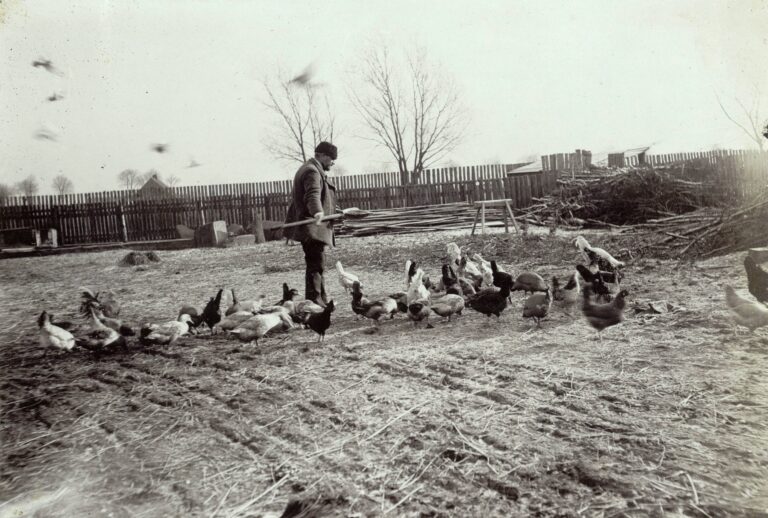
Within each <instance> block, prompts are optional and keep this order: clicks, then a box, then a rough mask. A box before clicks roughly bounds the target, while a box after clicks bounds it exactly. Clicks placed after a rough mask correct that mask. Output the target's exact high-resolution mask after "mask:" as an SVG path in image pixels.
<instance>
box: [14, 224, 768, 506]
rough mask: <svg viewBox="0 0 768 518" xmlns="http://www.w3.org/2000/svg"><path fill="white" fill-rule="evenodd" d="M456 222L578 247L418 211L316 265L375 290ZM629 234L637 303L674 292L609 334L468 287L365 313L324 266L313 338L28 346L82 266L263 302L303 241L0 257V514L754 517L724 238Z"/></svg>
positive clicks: (562, 267) (143, 288) (171, 296)
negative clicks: (438, 304)
mask: <svg viewBox="0 0 768 518" xmlns="http://www.w3.org/2000/svg"><path fill="white" fill-rule="evenodd" d="M592 239H593V240H595V241H597V242H598V243H599V244H605V243H611V244H612V245H613V246H619V245H618V244H616V243H617V242H615V241H612V239H613V237H609V236H604V239H601V236H592ZM449 240H456V241H457V242H459V243H460V244H462V245H463V246H467V247H468V248H469V250H470V251H478V252H481V253H483V254H485V255H486V256H487V257H486V258H493V257H496V258H498V259H500V261H501V262H502V264H504V265H505V266H506V267H507V270H508V271H510V270H511V271H519V270H520V269H521V268H534V269H535V270H536V271H538V272H539V273H541V274H542V275H545V277H547V276H549V275H551V274H553V273H556V274H558V275H560V274H565V273H566V272H567V271H568V270H569V269H570V268H571V267H572V265H573V264H575V262H576V261H579V258H578V252H577V250H576V249H575V248H574V247H573V245H572V244H571V243H570V241H569V240H567V239H564V238H556V237H551V236H540V237H529V238H527V239H520V238H517V237H511V238H510V237H507V236H504V235H492V236H486V237H475V238H469V237H468V236H462V235H455V234H453V235H450V236H448V235H440V234H439V233H435V234H430V235H426V236H425V235H416V236H399V237H390V236H381V237H372V238H364V239H344V240H342V241H341V242H340V243H339V245H340V248H339V249H338V250H336V251H333V252H331V253H330V254H329V257H328V265H329V266H330V265H331V264H332V262H334V261H335V260H336V259H340V260H342V262H344V264H345V266H347V267H348V268H349V269H350V270H352V271H354V272H355V273H357V274H359V275H360V276H361V277H362V278H363V282H364V283H365V284H366V286H367V289H366V292H367V293H369V294H371V295H379V294H381V295H383V294H387V293H389V292H392V291H396V290H401V289H402V282H403V281H402V278H403V275H402V273H401V270H402V268H401V265H402V263H403V261H404V259H405V258H406V257H413V258H415V259H417V260H419V261H422V262H423V263H424V265H425V267H426V268H427V270H429V271H430V272H431V273H432V274H433V275H437V274H438V272H439V265H440V264H441V260H442V257H443V256H444V254H445V243H446V242H447V241H449ZM624 245H625V247H626V248H627V250H628V251H629V252H633V251H634V252H635V257H634V260H631V261H630V266H629V267H628V279H627V282H626V285H627V287H628V288H629V290H630V292H631V296H630V305H632V304H634V303H638V304H642V303H644V302H647V301H650V300H659V299H665V300H668V301H669V302H672V303H673V304H675V305H678V306H681V307H683V308H684V309H683V310H681V311H676V312H673V313H668V314H663V315H655V316H648V315H643V314H635V313H634V312H633V311H632V310H631V309H630V310H628V311H627V313H626V315H627V321H626V322H625V323H624V324H622V325H621V326H618V327H615V328H611V329H609V330H607V331H606V332H605V336H604V338H605V339H604V341H603V343H602V344H601V343H599V342H598V341H597V340H595V333H594V331H593V330H592V328H590V327H589V326H588V325H587V324H586V322H585V321H584V320H583V318H582V317H580V316H578V318H576V319H571V318H569V317H568V316H566V315H564V314H563V313H562V312H560V311H557V310H553V313H552V316H551V317H550V318H549V319H548V320H546V321H544V322H543V323H542V329H541V330H532V323H528V322H523V319H522V318H521V317H520V311H521V309H520V308H521V305H522V296H519V297H517V298H515V299H514V300H515V303H514V304H513V306H512V307H510V308H508V309H507V311H506V312H505V313H504V315H503V317H502V319H501V321H500V322H496V321H489V320H487V319H485V318H484V317H482V316H481V315H479V314H476V313H473V312H471V311H469V310H468V311H469V312H468V313H466V314H465V315H464V316H462V317H460V318H459V319H458V320H455V321H453V322H442V321H440V319H437V318H435V319H434V323H435V328H434V329H418V330H414V329H413V327H412V326H411V325H410V324H409V323H408V322H406V321H405V320H404V319H403V318H402V317H400V318H398V319H396V320H394V321H391V322H386V323H384V324H383V325H382V330H381V332H380V333H377V334H368V333H367V332H366V330H368V329H369V327H370V324H369V323H368V322H362V321H359V320H357V319H356V318H355V316H354V315H353V313H352V311H351V309H350V307H349V298H348V296H347V295H345V294H344V292H343V290H341V288H340V287H339V285H338V284H337V282H336V277H335V275H333V274H329V277H330V279H329V282H328V284H329V285H330V286H329V287H330V289H331V292H332V294H333V295H334V296H335V298H336V301H337V303H338V307H339V309H338V310H337V311H336V312H335V313H334V315H333V325H332V327H331V329H330V332H329V334H328V336H327V338H326V341H325V343H324V344H317V343H316V342H315V339H316V336H315V335H314V334H313V333H311V331H307V330H296V331H293V332H291V333H288V334H282V335H276V336H274V337H270V338H267V339H264V340H262V341H261V342H260V343H259V345H258V347H252V346H249V345H245V344H240V343H239V342H235V341H231V340H227V339H225V338H223V337H219V336H217V337H210V336H207V335H206V336H198V337H189V338H185V339H182V340H181V341H180V342H179V344H177V345H176V346H173V347H153V348H143V347H141V346H140V345H138V344H132V346H131V349H130V350H129V351H128V352H126V353H116V354H113V355H108V356H105V357H102V358H100V359H95V358H93V357H92V356H90V354H89V353H86V352H76V353H72V354H68V355H66V354H62V355H59V356H56V355H49V356H48V357H47V358H44V359H43V358H41V355H42V352H43V351H42V350H41V349H40V347H39V345H38V344H37V330H36V325H35V319H36V317H37V314H38V313H39V312H40V311H41V310H42V309H47V310H49V311H51V312H53V313H54V314H55V315H56V318H58V319H74V318H75V313H76V308H77V304H78V295H79V293H78V291H77V288H78V286H89V287H92V288H94V289H97V290H98V289H106V288H111V289H112V290H114V291H115V293H116V295H117V296H118V297H119V299H120V300H121V301H122V302H123V310H122V313H121V316H122V317H123V318H124V319H126V320H128V321H130V322H135V323H141V322H145V321H165V320H168V319H172V318H174V317H175V315H176V313H177V311H178V308H179V306H180V305H181V304H182V303H193V304H198V305H200V304H201V303H203V302H204V301H206V300H207V299H208V297H210V296H212V295H213V294H214V293H215V290H216V288H217V287H219V286H222V287H235V288H238V289H239V292H238V293H239V294H242V296H243V297H246V296H248V295H251V296H253V295H257V294H259V293H265V294H266V295H267V297H268V299H270V300H271V299H274V300H275V301H276V300H278V299H279V298H280V293H281V292H280V286H281V283H282V282H284V281H285V282H288V283H289V284H291V285H295V286H296V287H298V288H300V289H301V288H303V286H301V284H302V283H303V272H302V269H301V268H302V257H301V248H300V247H298V246H293V247H291V246H285V245H284V244H283V243H269V244H267V245H262V246H261V247H247V248H232V249H226V250H205V249H200V250H186V251H177V252H164V253H161V258H162V262H161V263H158V264H156V265H152V266H150V267H147V268H142V267H139V268H131V267H119V266H117V263H118V260H119V259H120V258H121V257H122V256H123V255H124V254H125V251H112V252H103V253H88V254H80V255H64V256H58V257H53V256H52V257H41V258H26V259H12V260H5V261H2V262H0V276H2V278H3V280H4V282H3V289H2V292H0V309H2V313H3V314H4V315H6V319H5V322H6V323H5V325H4V326H3V329H2V330H0V341H1V343H2V348H0V366H2V369H1V370H0V376H2V380H1V381H0V382H1V383H2V389H3V390H2V393H1V394H0V398H1V402H2V410H1V411H2V414H1V415H2V421H1V423H0V427H1V428H0V434H1V435H0V439H1V440H2V442H1V444H0V450H1V451H0V453H1V454H2V460H3V468H4V469H3V470H2V478H0V498H2V500H3V501H5V502H6V503H5V504H4V505H2V506H1V507H0V516H19V514H18V512H24V513H27V514H26V515H33V514H34V513H35V512H37V513H38V516H116V517H122V516H126V517H127V516H190V515H194V516H299V515H301V516H373V515H384V514H388V515H391V516H395V515H399V516H402V515H406V516H577V515H582V516H679V515H685V516H712V517H716V516H768V433H767V432H766V423H768V420H766V416H768V382H766V381H765V376H764V372H765V370H766V366H768V338H766V333H765V330H763V331H758V332H757V333H755V334H749V333H747V332H746V331H745V330H742V331H741V332H739V334H738V335H737V334H736V333H735V328H734V327H733V326H732V324H731V323H730V320H729V319H728V316H727V313H726V311H725V309H724V302H723V295H722V293H723V290H722V286H723V285H724V283H730V284H732V285H734V286H735V287H737V288H744V287H745V286H746V279H745V276H744V273H743V268H742V267H741V256H740V255H738V256H737V255H733V256H726V257H720V258H716V259H712V260H709V261H706V262H701V263H697V264H690V263H683V264H678V263H676V262H672V261H658V260H655V259H649V258H643V257H638V256H637V249H633V247H634V246H637V244H636V243H632V242H628V243H624ZM256 262H258V263H261V264H263V265H265V266H266V268H267V272H268V273H266V274H258V273H256V272H257V271H259V270H258V268H257V266H255V264H254V263H256ZM741 291H742V293H744V292H745V291H746V290H743V289H742V290H741ZM14 513H16V514H14Z"/></svg>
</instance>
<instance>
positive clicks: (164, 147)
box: [150, 144, 168, 153]
mask: <svg viewBox="0 0 768 518" xmlns="http://www.w3.org/2000/svg"><path fill="white" fill-rule="evenodd" d="M150 149H151V150H152V151H156V152H157V153H165V152H166V151H168V144H152V145H151V146H150Z"/></svg>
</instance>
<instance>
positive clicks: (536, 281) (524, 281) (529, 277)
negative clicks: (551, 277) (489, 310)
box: [510, 272, 549, 293]
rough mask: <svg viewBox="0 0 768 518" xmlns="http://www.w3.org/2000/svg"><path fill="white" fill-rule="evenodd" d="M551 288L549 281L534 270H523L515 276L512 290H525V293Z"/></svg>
mask: <svg viewBox="0 0 768 518" xmlns="http://www.w3.org/2000/svg"><path fill="white" fill-rule="evenodd" d="M548 289H549V286H547V282H546V281H545V280H544V279H543V278H542V277H541V275H539V274H538V273H534V272H523V273H521V274H520V275H518V276H517V277H515V281H514V283H512V287H511V288H510V291H523V292H525V293H535V292H537V291H541V292H545V291H547V290H548Z"/></svg>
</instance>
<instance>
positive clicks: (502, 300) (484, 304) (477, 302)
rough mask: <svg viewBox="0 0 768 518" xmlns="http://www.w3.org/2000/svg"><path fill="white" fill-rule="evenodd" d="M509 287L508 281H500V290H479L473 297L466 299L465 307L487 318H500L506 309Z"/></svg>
mask: <svg viewBox="0 0 768 518" xmlns="http://www.w3.org/2000/svg"><path fill="white" fill-rule="evenodd" d="M510 287H511V286H510V283H509V282H508V281H502V286H501V289H499V288H496V287H490V288H485V289H484V290H480V291H478V292H477V293H475V294H474V295H472V296H470V297H467V306H469V307H470V308H472V309H474V310H475V311H477V312H479V313H482V314H483V315H485V316H487V317H488V318H490V316H491V315H496V318H501V313H502V311H504V309H505V308H506V307H507V298H508V297H509V292H510V290H509V289H510Z"/></svg>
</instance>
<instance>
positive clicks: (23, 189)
mask: <svg viewBox="0 0 768 518" xmlns="http://www.w3.org/2000/svg"><path fill="white" fill-rule="evenodd" d="M39 189H40V187H39V186H38V184H37V180H36V179H35V177H34V176H33V175H29V176H27V177H26V178H24V179H23V180H22V181H20V182H18V183H17V184H16V190H17V191H18V192H19V193H20V194H22V195H23V196H27V197H29V196H34V195H35V194H37V191H38V190H39Z"/></svg>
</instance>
